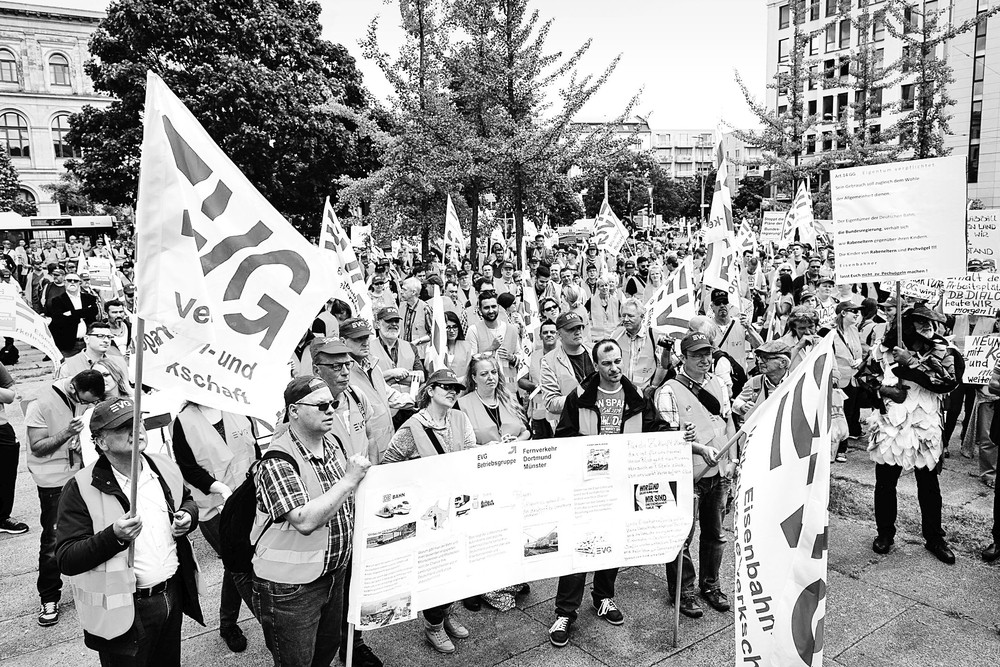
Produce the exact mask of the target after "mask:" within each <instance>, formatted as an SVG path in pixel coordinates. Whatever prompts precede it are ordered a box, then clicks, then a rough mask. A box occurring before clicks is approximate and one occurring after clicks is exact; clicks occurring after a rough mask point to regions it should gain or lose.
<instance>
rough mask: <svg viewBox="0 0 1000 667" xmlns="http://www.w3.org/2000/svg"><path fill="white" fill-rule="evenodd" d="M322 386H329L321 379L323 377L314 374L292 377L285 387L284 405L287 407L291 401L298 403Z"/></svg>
mask: <svg viewBox="0 0 1000 667" xmlns="http://www.w3.org/2000/svg"><path fill="white" fill-rule="evenodd" d="M323 387H329V385H328V384H327V383H326V382H324V381H323V378H319V377H316V376H315V375H303V376H302V377H297V378H294V379H293V380H292V381H291V382H289V383H288V386H286V387H285V394H284V398H285V407H286V408H287V407H288V406H289V405H291V404H292V403H298V402H299V401H301V400H302V399H303V398H305V397H306V396H308V395H309V394H311V393H313V392H314V391H316V390H317V389H322V388H323Z"/></svg>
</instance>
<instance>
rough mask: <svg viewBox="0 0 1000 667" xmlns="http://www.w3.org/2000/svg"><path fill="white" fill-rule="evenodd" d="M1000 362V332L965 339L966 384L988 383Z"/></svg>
mask: <svg viewBox="0 0 1000 667" xmlns="http://www.w3.org/2000/svg"><path fill="white" fill-rule="evenodd" d="M998 363H1000V334H993V335H991V336H969V337H968V338H966V339H965V377H964V378H963V379H964V381H965V383H966V384H978V385H987V384H989V383H990V378H991V377H992V376H993V369H994V368H996V367H997V364H998Z"/></svg>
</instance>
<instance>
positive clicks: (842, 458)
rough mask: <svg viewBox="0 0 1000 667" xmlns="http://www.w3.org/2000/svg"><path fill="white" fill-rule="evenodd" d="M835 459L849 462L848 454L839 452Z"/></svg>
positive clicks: (838, 461) (840, 461)
mask: <svg viewBox="0 0 1000 667" xmlns="http://www.w3.org/2000/svg"><path fill="white" fill-rule="evenodd" d="M834 461H836V462H837V463H847V454H837V458H835V459H834Z"/></svg>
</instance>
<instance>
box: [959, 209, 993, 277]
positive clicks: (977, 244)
mask: <svg viewBox="0 0 1000 667" xmlns="http://www.w3.org/2000/svg"><path fill="white" fill-rule="evenodd" d="M966 224H967V226H968V231H969V233H968V238H969V261H970V262H971V261H973V260H979V261H980V262H982V263H983V265H984V266H983V268H984V269H985V270H986V271H996V270H997V259H998V258H997V255H1000V209H997V208H988V209H984V210H982V211H969V212H968V213H967V214H966Z"/></svg>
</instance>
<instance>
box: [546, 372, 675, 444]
mask: <svg viewBox="0 0 1000 667" xmlns="http://www.w3.org/2000/svg"><path fill="white" fill-rule="evenodd" d="M600 380H601V378H600V376H599V374H598V373H591V374H590V375H588V376H587V377H585V378H584V379H583V382H581V383H580V386H579V387H577V388H576V389H574V390H573V391H571V392H569V393H568V394H567V395H566V403H565V404H564V405H563V411H562V416H561V417H560V418H559V424H558V425H557V426H556V434H555V435H556V437H557V438H572V437H576V436H580V435H598V434H597V433H581V432H580V410H592V411H594V412H596V413H598V420H597V423H598V424H600V412H599V410H598V409H597V392H598V385H600ZM622 387H623V388H624V390H625V410H624V412H623V413H622V428H624V426H625V423H626V422H627V421H628V420H629V419H630V418H632V417H635V416H636V415H642V432H643V433H650V432H654V431H669V430H671V429H670V428H669V426H668V425H667V423H666V422H665V421H663V420H662V419H660V415H659V414H658V413H657V412H656V407H655V406H654V405H653V402H652V401H651V400H649V399H647V398H644V397H643V396H642V394H640V393H639V390H638V389H636V388H635V385H634V384H632V382H631V381H630V380H629V379H628V378H625V377H623V378H622Z"/></svg>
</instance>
